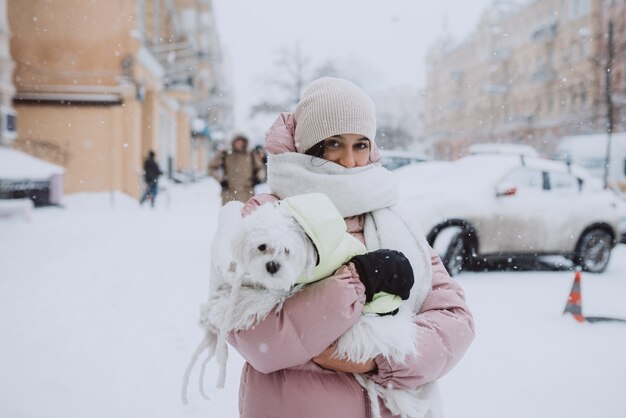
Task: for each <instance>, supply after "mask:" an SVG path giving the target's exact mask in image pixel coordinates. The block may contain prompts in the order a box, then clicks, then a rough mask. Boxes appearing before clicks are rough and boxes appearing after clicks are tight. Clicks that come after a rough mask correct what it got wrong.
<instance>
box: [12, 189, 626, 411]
mask: <svg viewBox="0 0 626 418" xmlns="http://www.w3.org/2000/svg"><path fill="white" fill-rule="evenodd" d="M217 210H218V187H217V185H216V184H215V183H214V182H212V181H210V180H207V181H204V182H200V183H196V184H194V185H189V186H177V187H174V188H172V189H171V192H170V194H169V197H168V196H166V195H162V196H159V202H158V207H157V208H156V209H155V210H150V209H149V208H141V209H140V208H139V207H138V206H137V204H136V202H134V201H132V200H130V199H128V198H127V197H124V196H122V195H116V196H115V206H114V207H113V208H112V207H111V200H110V196H109V195H108V194H98V195H73V196H67V197H66V208H65V209H57V208H49V209H38V210H36V211H35V213H34V216H33V219H32V221H31V222H30V223H25V222H24V221H22V220H19V219H9V220H7V219H0V336H1V337H2V340H1V342H0V359H2V360H1V361H0V417H15V418H17V417H59V418H61V417H63V418H72V417H76V418H78V417H81V418H82V417H92V418H95V417H107V418H112V417H115V418H117V417H119V418H126V417H134V418H142V417H151V418H152V417H235V416H236V415H237V414H236V411H237V386H238V378H239V370H240V367H241V364H242V360H241V359H240V358H239V357H238V356H237V355H236V354H234V352H233V351H232V350H231V354H232V355H231V360H230V363H229V374H228V376H227V383H226V389H224V390H222V391H218V390H216V389H213V382H215V373H214V371H213V370H210V374H209V376H208V377H207V382H208V386H209V388H211V390H210V394H211V396H212V400H211V401H210V402H206V401H204V400H202V399H200V397H199V396H198V394H197V389H196V387H195V382H196V379H195V378H196V376H195V375H194V376H193V380H192V382H191V385H192V386H191V387H190V401H191V403H190V405H189V406H186V407H185V406H182V405H181V403H180V400H179V393H180V387H181V378H182V374H183V371H184V368H185V366H186V364H187V361H188V359H189V356H190V355H191V352H192V351H193V349H194V348H195V345H196V344H197V343H198V341H199V339H200V337H201V334H200V330H199V328H198V327H197V326H196V324H195V320H196V317H197V312H198V310H197V307H198V305H199V304H200V303H201V302H203V301H204V299H205V297H206V293H207V289H208V285H207V280H208V268H209V259H208V248H209V244H210V241H211V237H212V234H213V231H214V228H215V221H216V219H215V218H216V213H217ZM572 279H573V274H572V273H570V272H515V273H512V272H510V273H502V272H489V273H466V274H462V275H461V276H460V277H459V279H458V280H459V281H460V283H461V284H462V286H463V287H464V289H465V290H466V292H467V297H468V301H469V304H470V307H471V308H472V310H473V312H474V314H475V317H476V324H477V333H478V336H477V338H476V341H475V343H474V344H473V345H472V347H471V348H470V351H469V352H468V354H467V355H466V357H465V358H464V359H463V360H462V362H461V363H460V364H459V365H458V366H457V367H456V368H455V369H454V370H453V371H452V372H451V373H450V374H449V375H448V376H446V377H445V378H444V379H442V391H443V396H444V403H445V409H446V412H447V413H446V416H447V417H448V418H461V417H462V418H488V417H493V418H496V417H497V418H500V417H507V418H516V417H519V418H527V417H564V418H565V417H567V418H578V417H579V418H583V417H589V416H598V417H605V418H622V417H624V416H626V400H624V396H623V392H624V389H625V388H626V359H625V356H626V324H619V323H602V324H578V323H576V322H575V321H574V320H573V319H572V318H570V317H564V316H562V315H561V312H562V310H563V307H564V304H565V301H566V299H567V294H568V292H569V289H570V287H571V284H572ZM582 287H583V310H584V311H585V313H586V314H588V315H598V316H618V317H623V318H626V303H624V297H625V296H626V245H620V246H619V247H618V248H617V249H616V250H615V252H614V253H613V258H612V262H611V265H610V266H609V268H608V270H607V272H606V273H605V274H602V275H596V276H594V275H590V274H584V275H583V282H582Z"/></svg>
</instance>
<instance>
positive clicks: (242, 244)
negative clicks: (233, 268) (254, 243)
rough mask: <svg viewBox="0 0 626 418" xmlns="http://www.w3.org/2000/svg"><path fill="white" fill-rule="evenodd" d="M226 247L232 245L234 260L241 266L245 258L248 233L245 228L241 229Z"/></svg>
mask: <svg viewBox="0 0 626 418" xmlns="http://www.w3.org/2000/svg"><path fill="white" fill-rule="evenodd" d="M226 245H230V251H231V253H232V255H233V259H234V260H235V262H236V263H237V264H241V263H243V261H244V258H245V251H247V249H246V231H245V228H241V227H240V228H239V229H238V230H237V232H235V234H234V235H233V238H232V240H231V242H229V243H227V244H226Z"/></svg>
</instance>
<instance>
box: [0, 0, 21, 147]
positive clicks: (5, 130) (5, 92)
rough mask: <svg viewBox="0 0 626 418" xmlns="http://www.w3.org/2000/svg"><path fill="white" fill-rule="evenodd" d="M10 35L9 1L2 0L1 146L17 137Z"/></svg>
mask: <svg viewBox="0 0 626 418" xmlns="http://www.w3.org/2000/svg"><path fill="white" fill-rule="evenodd" d="M10 36H11V32H10V31H9V22H8V19H7V2H6V0H0V146H8V145H11V144H12V143H13V141H14V140H15V138H16V137H17V132H16V113H15V109H14V108H13V95H14V94H15V86H14V85H13V69H14V67H15V63H14V62H13V58H12V57H11V51H10V48H9V39H10Z"/></svg>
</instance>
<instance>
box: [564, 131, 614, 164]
mask: <svg viewBox="0 0 626 418" xmlns="http://www.w3.org/2000/svg"><path fill="white" fill-rule="evenodd" d="M606 141H607V134H606V133H600V134H591V135H573V136H564V137H563V139H561V141H559V144H558V145H557V147H556V153H557V154H559V156H560V157H562V158H564V157H567V156H569V157H570V158H571V159H574V160H578V159H581V158H604V157H605V156H606ZM619 142H622V143H623V142H626V132H621V133H614V134H613V138H612V145H613V146H614V147H616V146H618V143H619Z"/></svg>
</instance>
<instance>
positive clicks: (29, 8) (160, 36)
mask: <svg viewBox="0 0 626 418" xmlns="http://www.w3.org/2000/svg"><path fill="white" fill-rule="evenodd" d="M207 14H208V15H211V14H212V5H211V2H210V1H206V0H196V1H193V0H187V1H182V0H181V1H178V0H134V1H130V0H93V1H90V2H84V1H81V0H55V1H39V0H9V1H8V21H9V26H10V30H11V55H12V56H13V59H14V61H15V63H16V68H15V72H14V84H15V87H16V90H17V91H16V93H15V99H14V106H15V109H16V110H17V113H18V138H17V140H16V141H15V144H14V146H15V147H16V148H19V149H21V150H24V151H26V152H28V153H30V154H33V155H35V156H38V157H40V158H43V159H45V160H48V161H51V162H54V163H57V164H59V165H61V166H63V167H64V168H65V170H66V171H65V173H66V174H65V190H66V192H67V193H72V192H78V191H111V190H118V191H123V192H125V193H127V194H129V195H131V196H134V197H137V196H138V195H139V193H140V189H141V174H142V163H143V159H144V158H145V156H146V154H147V152H148V150H150V149H153V150H154V151H155V152H156V153H157V158H158V161H159V163H160V165H161V168H162V170H163V171H165V172H166V173H169V174H170V175H171V174H173V173H175V172H177V171H179V172H185V171H189V170H193V169H203V167H201V166H200V164H201V163H202V161H200V158H198V157H197V156H195V159H194V154H193V152H192V148H193V147H192V142H191V141H192V139H191V125H190V124H191V122H192V121H193V120H194V119H195V118H198V117H205V118H206V115H202V114H200V113H199V112H198V110H197V103H198V101H199V99H201V98H205V97H207V96H210V95H211V89H213V91H215V89H216V86H218V85H219V84H220V81H221V80H219V79H218V78H217V76H216V74H217V70H215V68H214V67H215V65H219V61H217V64H215V63H214V62H212V61H211V60H210V56H212V55H215V54H219V44H218V43H214V44H212V45H208V46H207V45H206V44H203V43H202V42H201V40H202V39H203V37H207V36H216V35H214V34H210V33H209V35H207V34H203V31H211V30H212V31H214V30H215V29H214V26H213V28H207V27H206V26H204V27H203V26H202V25H196V26H193V27H192V28H191V29H190V28H189V26H188V25H184V23H185V22H186V21H189V20H194V19H195V20H201V19H203V20H204V21H206V20H207V19H208V20H209V21H210V19H212V16H209V17H208V18H207ZM210 48H217V51H209V49H210ZM206 67H208V68H212V69H213V70H214V71H213V73H209V74H208V76H202V77H199V76H198V74H205V72H203V71H202V70H203V69H204V68H206ZM181 70H183V71H181ZM200 79H202V80H201V81H200Z"/></svg>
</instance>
